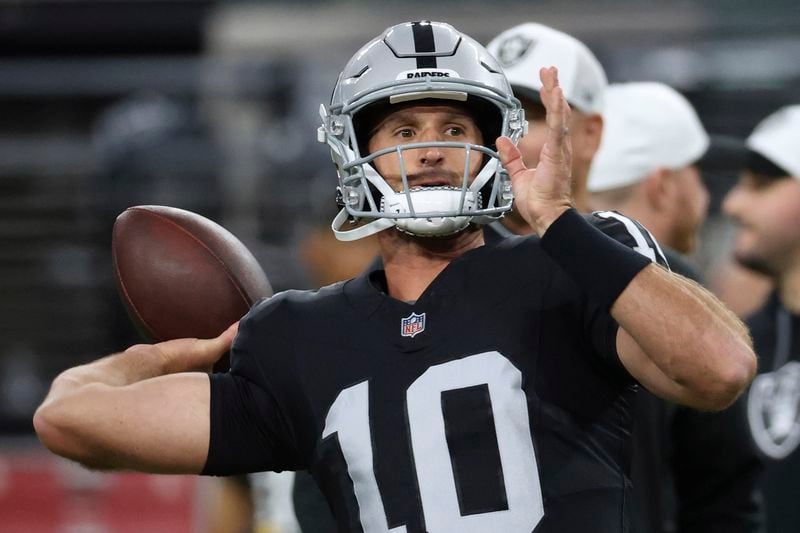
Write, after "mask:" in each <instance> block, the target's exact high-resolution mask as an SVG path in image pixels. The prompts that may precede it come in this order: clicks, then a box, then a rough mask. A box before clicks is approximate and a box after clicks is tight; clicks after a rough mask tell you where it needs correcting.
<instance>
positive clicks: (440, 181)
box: [408, 172, 461, 190]
mask: <svg viewBox="0 0 800 533" xmlns="http://www.w3.org/2000/svg"><path fill="white" fill-rule="evenodd" d="M460 184H461V176H457V175H456V174H455V173H450V172H447V173H444V174H443V173H442V172H436V173H433V172H430V173H427V172H426V173H420V174H412V175H410V176H408V187H409V189H411V190H414V189H424V188H429V187H455V186H458V185H460Z"/></svg>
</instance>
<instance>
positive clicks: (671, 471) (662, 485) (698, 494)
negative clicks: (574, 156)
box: [589, 82, 764, 533]
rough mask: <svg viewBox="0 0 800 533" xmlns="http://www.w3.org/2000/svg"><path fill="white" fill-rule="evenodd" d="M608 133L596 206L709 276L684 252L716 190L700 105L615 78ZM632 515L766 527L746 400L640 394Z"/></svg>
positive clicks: (701, 524) (686, 269)
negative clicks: (726, 404)
mask: <svg viewBox="0 0 800 533" xmlns="http://www.w3.org/2000/svg"><path fill="white" fill-rule="evenodd" d="M605 124H606V128H605V133H604V136H603V143H602V145H601V147H600V151H599V152H598V155H597V157H596V159H595V161H594V164H593V166H592V170H591V172H590V174H589V190H590V192H591V193H592V194H591V202H592V205H593V206H594V207H595V208H596V209H613V210H618V211H619V212H621V213H623V214H625V215H627V216H630V217H633V218H636V220H637V221H639V222H641V223H642V224H644V225H645V226H646V227H647V228H648V229H649V230H650V231H652V232H653V235H654V236H655V238H656V240H657V241H658V242H659V243H660V244H661V245H663V246H664V254H665V256H666V258H667V260H668V261H669V266H670V268H671V269H672V271H673V272H677V273H679V274H681V275H683V276H685V277H687V278H690V279H693V280H695V281H698V282H699V281H700V279H699V275H698V274H697V272H696V271H695V269H694V268H693V267H692V266H691V265H689V263H688V262H687V261H686V259H685V257H684V256H682V255H681V254H682V253H690V252H692V251H693V250H694V248H695V246H696V245H697V232H698V230H699V228H700V225H701V224H702V223H703V220H704V218H705V215H706V211H707V207H708V201H709V194H708V191H707V189H706V186H705V185H704V183H703V177H702V171H703V167H704V166H705V165H706V164H707V162H708V163H710V162H711V157H712V156H717V155H718V154H720V153H721V152H722V150H721V148H722V147H720V146H714V147H713V148H712V147H711V140H710V139H709V136H708V134H707V133H706V132H705V129H704V128H703V126H702V124H701V122H700V119H699V117H698V116H697V113H696V112H695V111H694V109H693V108H692V106H691V104H690V103H689V102H688V101H687V100H686V99H685V98H684V97H683V96H682V95H681V94H680V93H678V92H677V91H675V90H674V89H672V88H670V87H668V86H666V85H664V84H661V83H656V82H638V83H623V84H612V85H610V86H609V88H608V91H607V92H606V113H605ZM632 455H633V460H632V464H631V481H632V482H633V491H632V499H631V502H632V506H631V517H632V525H633V528H632V530H633V531H637V532H639V533H645V532H648V531H650V532H654V533H656V532H659V533H667V532H673V531H680V532H682V533H690V532H695V531H696V532H698V533H700V532H702V533H711V532H719V533H735V532H742V533H744V532H758V531H762V530H763V527H764V517H763V514H764V511H763V504H762V499H761V494H760V491H759V490H758V489H757V484H756V481H757V478H758V475H759V474H760V473H761V468H762V463H761V461H760V459H759V456H758V453H757V451H756V449H755V446H754V445H753V443H752V441H751V439H750V438H749V431H748V429H747V420H746V415H745V402H744V398H740V399H739V400H738V401H737V402H736V403H735V404H734V406H733V407H731V408H730V409H727V410H725V411H723V412H721V413H703V412H699V411H696V410H694V409H691V408H687V407H683V406H676V405H675V404H673V403H671V402H667V401H664V400H662V399H660V398H658V397H656V396H654V395H653V394H651V393H649V392H648V391H646V390H642V391H640V392H639V395H638V398H637V403H636V412H635V417H634V431H633V454H632Z"/></svg>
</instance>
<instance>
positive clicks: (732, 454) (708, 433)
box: [631, 248, 764, 533]
mask: <svg viewBox="0 0 800 533" xmlns="http://www.w3.org/2000/svg"><path fill="white" fill-rule="evenodd" d="M664 253H665V255H666V257H667V260H668V261H669V265H670V268H671V270H672V271H673V272H677V273H678V274H681V275H683V276H685V277H687V278H690V279H693V280H695V281H697V282H700V281H701V280H700V277H699V275H698V274H697V273H696V272H695V271H694V269H693V268H692V267H691V266H690V265H689V264H688V263H687V262H686V259H685V258H683V257H682V256H681V255H680V254H678V253H677V252H675V251H672V250H669V249H668V248H665V249H664ZM745 410H746V408H745V397H744V396H742V397H740V398H739V399H738V400H737V401H736V403H734V405H733V406H731V407H729V408H728V409H726V410H724V411H722V412H718V413H707V412H700V411H697V410H695V409H692V408H690V407H685V406H678V405H675V404H674V403H671V402H669V401H667V400H662V399H661V398H658V397H656V396H654V395H653V394H651V393H650V392H648V391H646V390H640V391H639V394H638V396H637V398H636V412H635V415H634V428H633V446H632V463H631V481H632V482H633V491H632V494H631V496H632V498H631V526H632V529H631V530H632V531H635V532H636V533H669V532H674V531H680V532H681V533H759V532H761V531H763V527H764V525H763V503H762V498H761V494H760V492H759V491H758V490H757V479H758V476H759V475H760V473H761V468H762V464H761V461H760V459H759V456H758V453H757V452H756V450H755V447H754V446H753V445H752V442H751V439H750V437H749V430H748V428H747V421H746V416H745Z"/></svg>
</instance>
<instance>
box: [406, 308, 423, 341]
mask: <svg viewBox="0 0 800 533" xmlns="http://www.w3.org/2000/svg"><path fill="white" fill-rule="evenodd" d="M423 331H425V313H422V314H421V315H418V314H416V313H411V314H410V315H408V316H407V317H405V318H403V319H402V320H400V335H402V336H403V337H411V338H414V336H415V335H417V334H418V333H422V332H423Z"/></svg>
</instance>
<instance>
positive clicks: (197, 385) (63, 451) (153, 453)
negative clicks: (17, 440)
mask: <svg viewBox="0 0 800 533" xmlns="http://www.w3.org/2000/svg"><path fill="white" fill-rule="evenodd" d="M235 333H236V327H235V326H234V327H231V328H230V329H229V330H228V331H226V332H225V333H223V334H222V335H220V336H219V337H217V338H215V339H200V340H198V339H177V340H172V341H167V342H163V343H159V344H155V345H138V346H134V347H131V348H129V349H128V350H126V351H124V352H121V353H118V354H114V355H110V356H108V357H105V358H103V359H100V360H98V361H95V362H93V363H90V364H88V365H83V366H79V367H75V368H72V369H69V370H67V371H65V372H63V373H62V374H61V375H60V376H59V377H57V378H56V379H55V381H54V382H53V386H52V387H51V389H50V392H49V393H48V395H47V398H45V401H44V402H43V403H42V405H41V406H40V407H39V409H37V410H36V413H35V415H34V419H33V423H34V428H35V429H36V433H37V435H38V436H39V439H40V440H41V441H42V443H44V444H45V446H47V447H48V448H49V449H50V450H51V451H53V452H54V453H56V454H58V455H61V456H64V457H67V458H69V459H73V460H75V461H79V462H81V463H83V464H86V465H88V466H91V467H93V468H134V469H138V470H145V471H150V472H198V471H199V470H200V468H202V465H203V461H204V460H205V453H206V450H207V447H208V431H209V430H208V412H209V411H208V409H209V407H208V406H209V384H208V377H207V376H206V375H204V374H202V373H198V372H191V371H193V370H202V369H205V368H208V367H210V365H211V364H213V362H214V361H216V360H217V359H218V358H219V357H220V355H221V354H222V353H224V352H225V351H227V350H228V349H229V348H230V344H231V341H232V339H233V336H234V335H235ZM165 448H168V452H165V451H164V449H165ZM172 452H174V453H172Z"/></svg>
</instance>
